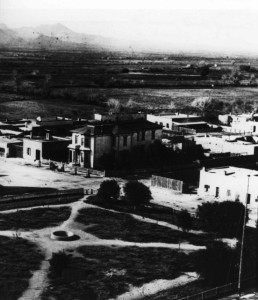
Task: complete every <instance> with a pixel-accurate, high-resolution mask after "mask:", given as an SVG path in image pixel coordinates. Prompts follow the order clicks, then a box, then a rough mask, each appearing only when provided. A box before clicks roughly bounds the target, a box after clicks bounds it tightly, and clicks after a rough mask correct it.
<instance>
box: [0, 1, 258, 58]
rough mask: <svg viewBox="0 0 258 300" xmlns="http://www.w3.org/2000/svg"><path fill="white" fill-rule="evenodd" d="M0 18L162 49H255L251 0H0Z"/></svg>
mask: <svg viewBox="0 0 258 300" xmlns="http://www.w3.org/2000/svg"><path fill="white" fill-rule="evenodd" d="M0 23H5V24H6V25H7V26H9V27H12V28H15V27H22V26H37V25H41V24H54V23H62V24H63V25H65V26H67V27H69V28H70V29H72V30H74V31H77V32H84V33H89V34H98V35H102V36H107V37H114V38H118V39H126V40H132V41H136V42H138V43H141V44H143V45H145V46H146V47H152V48H155V49H160V50H166V51H167V50H172V51H177V50H181V51H202V50H205V51H209V52H220V51H222V52H225V51H227V52H230V53H250V54H258V34H257V33H258V1H257V0H223V1H221V0H179V1H177V0H149V1H147V0H130V1H129V0H120V1H119V0H93V1H88V0H0Z"/></svg>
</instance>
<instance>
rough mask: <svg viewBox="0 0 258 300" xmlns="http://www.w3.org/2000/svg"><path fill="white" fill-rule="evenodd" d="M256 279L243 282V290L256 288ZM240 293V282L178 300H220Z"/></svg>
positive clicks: (251, 278) (252, 278)
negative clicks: (219, 299) (219, 298)
mask: <svg viewBox="0 0 258 300" xmlns="http://www.w3.org/2000/svg"><path fill="white" fill-rule="evenodd" d="M255 278H256V277H250V278H247V279H244V280H241V286H242V290H243V289H246V288H250V287H254V283H255ZM237 291H238V282H232V283H229V284H226V285H222V286H219V287H216V288H213V289H210V290H207V291H204V292H202V293H199V294H195V295H191V296H186V297H183V298H177V299H178V300H203V299H218V297H223V296H227V295H229V294H232V293H235V292H237Z"/></svg>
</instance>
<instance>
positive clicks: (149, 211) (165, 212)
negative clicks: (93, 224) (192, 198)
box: [87, 195, 200, 230]
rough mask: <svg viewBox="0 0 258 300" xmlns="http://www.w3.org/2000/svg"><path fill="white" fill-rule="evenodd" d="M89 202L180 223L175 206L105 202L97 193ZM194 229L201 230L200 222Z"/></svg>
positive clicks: (175, 223)
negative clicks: (138, 205)
mask: <svg viewBox="0 0 258 300" xmlns="http://www.w3.org/2000/svg"><path fill="white" fill-rule="evenodd" d="M87 203H90V204H93V205H96V206H99V207H103V208H107V209H113V210H115V211H118V212H124V213H131V214H135V215H138V216H142V217H145V218H150V219H153V220H157V221H162V222H167V223H169V224H171V225H176V226H177V224H178V218H177V213H176V212H177V211H175V210H174V209H173V208H170V207H165V206H161V205H158V204H154V203H149V204H148V206H140V207H137V209H135V207H134V206H132V205H130V204H129V203H126V202H124V201H116V202H112V203H105V202H104V201H101V200H99V199H98V198H97V195H94V196H90V197H89V198H88V199H87ZM193 229H195V230H199V229H200V224H198V222H194V224H193Z"/></svg>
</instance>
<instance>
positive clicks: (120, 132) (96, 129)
mask: <svg viewBox="0 0 258 300" xmlns="http://www.w3.org/2000/svg"><path fill="white" fill-rule="evenodd" d="M95 117H96V119H97V120H94V121H92V122H89V124H87V125H86V126H84V127H82V128H79V129H75V130H72V143H71V144H70V145H69V146H68V148H69V162H71V163H73V164H78V165H80V166H83V167H87V168H96V167H98V165H99V159H100V158H101V157H102V156H103V155H104V154H112V155H114V157H116V158H118V156H119V153H120V152H121V151H123V150H129V151H130V150H132V148H133V147H135V146H139V145H142V146H144V145H148V144H150V143H153V142H154V141H155V140H161V136H162V127H161V126H160V125H157V124H154V123H152V122H148V121H147V120H146V117H145V116H142V115H141V116H140V114H139V115H138V114H136V116H135V117H133V116H132V115H128V118H127V117H126V115H123V114H122V115H118V114H115V116H114V115H110V117H108V115H104V116H103V117H102V116H101V115H97V116H95Z"/></svg>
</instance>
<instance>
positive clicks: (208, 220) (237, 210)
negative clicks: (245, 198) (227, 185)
mask: <svg viewBox="0 0 258 300" xmlns="http://www.w3.org/2000/svg"><path fill="white" fill-rule="evenodd" d="M244 211H245V206H244V205H243V204H242V203H240V202H237V201H235V202H234V201H223V202H213V203H210V202H207V203H203V204H202V205H201V206H200V205H199V206H198V210H197V216H198V218H199V219H200V221H201V224H202V227H203V229H205V230H210V231H214V232H216V233H219V234H223V236H225V237H239V235H240V234H241V228H242V227H243V222H244ZM246 214H247V217H246V222H248V211H246Z"/></svg>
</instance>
